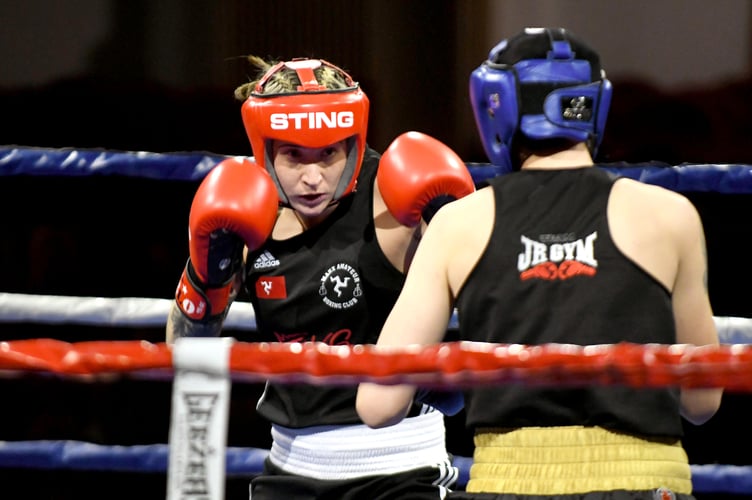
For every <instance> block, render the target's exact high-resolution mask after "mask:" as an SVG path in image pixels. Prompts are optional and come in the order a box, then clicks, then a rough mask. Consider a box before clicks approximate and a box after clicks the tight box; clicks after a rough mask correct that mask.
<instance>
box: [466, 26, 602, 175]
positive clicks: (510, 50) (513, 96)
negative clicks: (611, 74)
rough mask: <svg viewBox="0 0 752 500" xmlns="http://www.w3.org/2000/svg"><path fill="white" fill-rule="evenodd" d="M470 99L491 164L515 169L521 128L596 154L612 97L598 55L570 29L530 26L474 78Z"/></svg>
mask: <svg viewBox="0 0 752 500" xmlns="http://www.w3.org/2000/svg"><path fill="white" fill-rule="evenodd" d="M470 101H471V105H472V108H473V113H474V115H475V122H476V125H477V127H478V131H479V132H480V138H481V142H482V143H483V148H484V150H485V152H486V154H487V155H488V157H489V159H490V160H491V163H493V164H494V165H497V166H500V167H502V168H503V169H504V170H505V171H511V170H513V166H512V160H511V156H510V150H511V146H512V142H513V140H514V139H515V136H516V135H517V134H518V133H520V134H524V135H525V136H526V137H528V138H530V139H533V140H542V139H552V138H563V139H569V140H572V141H576V142H586V143H587V145H588V147H589V148H590V152H591V154H592V155H593V156H595V154H596V151H597V148H598V146H599V145H600V142H601V140H602V136H603V130H604V128H605V124H606V117H607V115H608V109H609V105H610V102H611V83H610V82H609V81H608V80H607V79H605V77H603V76H602V71H601V68H600V62H599V59H598V55H597V54H596V53H595V52H594V51H593V50H592V49H590V48H589V47H587V46H586V45H585V44H584V43H583V42H581V41H579V40H577V39H576V38H575V37H574V36H573V35H572V34H571V33H568V32H567V31H566V30H564V29H562V28H557V29H540V28H534V29H531V28H528V29H526V30H525V31H524V32H522V33H520V34H519V35H516V36H515V37H512V38H510V39H507V40H502V41H501V42H500V43H499V44H497V45H496V46H495V47H494V48H493V49H491V51H490V52H489V55H488V60H487V61H485V62H484V63H483V64H481V66H480V67H478V68H477V69H476V70H475V71H473V72H472V74H471V75H470Z"/></svg>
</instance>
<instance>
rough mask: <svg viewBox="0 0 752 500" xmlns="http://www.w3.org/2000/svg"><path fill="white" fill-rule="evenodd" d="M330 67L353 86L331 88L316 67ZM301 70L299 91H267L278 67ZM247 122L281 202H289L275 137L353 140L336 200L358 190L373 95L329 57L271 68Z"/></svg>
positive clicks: (300, 141)
mask: <svg viewBox="0 0 752 500" xmlns="http://www.w3.org/2000/svg"><path fill="white" fill-rule="evenodd" d="M321 66H327V67H329V68H332V69H333V70H335V71H337V72H338V73H340V74H342V76H343V77H344V78H345V81H346V82H347V85H348V86H347V87H346V88H342V89H328V88H326V87H325V86H324V85H321V84H320V83H319V82H318V81H317V80H316V76H315V75H314V70H315V69H316V68H319V67H321ZM285 68H287V69H292V70H295V71H296V72H297V74H298V78H299V79H300V83H301V84H300V85H299V86H298V88H297V90H298V91H297V92H288V93H278V94H264V93H263V90H264V85H266V82H267V81H268V80H269V78H270V77H271V76H272V75H273V74H275V73H276V72H278V71H280V70H283V69H285ZM241 114H242V116H243V124H244V125H245V130H246V133H247V134H248V139H249V140H250V142H251V149H252V150H253V156H254V157H255V158H256V162H257V163H258V164H259V165H264V167H265V168H266V169H267V170H268V171H269V174H270V175H271V176H272V179H274V182H275V184H276V185H277V190H278V191H279V199H280V203H282V204H285V205H286V204H288V199H287V195H286V194H285V193H284V192H283V190H282V188H281V186H280V184H279V180H278V179H277V174H276V172H275V171H274V164H273V158H272V141H273V140H278V141H285V142H290V143H293V144H297V145H300V146H303V147H311V148H321V147H324V146H328V145H330V144H334V143H336V142H339V141H343V140H347V165H346V166H345V170H344V171H343V172H342V177H341V178H340V180H339V184H338V185H337V189H336V190H335V193H334V200H339V199H340V198H342V197H343V196H346V195H348V194H350V193H352V192H353V190H354V189H355V185H356V183H357V179H358V174H359V173H360V166H361V164H362V162H363V154H364V153H365V149H366V131H367V129H368V97H367V96H366V94H365V93H364V92H363V90H362V89H361V88H360V86H359V85H358V83H357V82H355V81H353V79H352V77H350V75H348V74H347V73H346V72H345V71H344V70H342V69H340V68H338V67H337V66H335V65H333V64H331V63H329V62H327V61H324V60H323V59H293V60H292V61H286V62H281V63H279V64H277V65H275V66H274V67H272V68H271V69H269V71H267V72H266V74H265V75H264V76H263V77H262V78H261V80H259V82H258V84H257V85H256V88H255V89H254V91H253V92H252V93H251V95H250V96H249V97H248V99H246V101H245V102H244V103H243V107H242V109H241Z"/></svg>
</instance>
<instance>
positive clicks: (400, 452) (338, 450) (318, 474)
mask: <svg viewBox="0 0 752 500" xmlns="http://www.w3.org/2000/svg"><path fill="white" fill-rule="evenodd" d="M445 436H446V432H445V428H444V416H443V415H442V414H441V413H440V412H438V411H434V412H431V413H426V414H424V415H419V416H416V417H412V418H406V419H404V420H402V422H400V423H399V424H397V425H393V426H390V427H384V428H382V429H371V428H370V427H368V426H366V425H345V426H338V425H328V426H317V427H307V428H304V429H290V428H287V427H282V426H279V425H274V424H272V440H273V441H272V446H271V450H270V454H269V458H270V460H271V461H272V463H273V464H274V465H276V466H277V467H280V468H281V469H283V470H284V471H286V472H289V473H292V474H297V475H301V476H306V477H313V478H316V479H326V480H333V479H352V478H356V477H362V476H371V475H376V474H393V473H397V472H402V471H405V470H410V469H415V468H418V467H423V466H450V465H451V463H450V459H449V456H448V454H447V451H446V445H445Z"/></svg>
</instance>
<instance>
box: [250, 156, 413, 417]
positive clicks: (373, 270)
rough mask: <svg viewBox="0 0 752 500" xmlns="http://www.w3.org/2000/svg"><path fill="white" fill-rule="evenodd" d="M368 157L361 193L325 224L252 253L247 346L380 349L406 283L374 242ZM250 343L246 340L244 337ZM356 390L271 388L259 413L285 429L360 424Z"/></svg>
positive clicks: (371, 159) (372, 169) (371, 160)
mask: <svg viewBox="0 0 752 500" xmlns="http://www.w3.org/2000/svg"><path fill="white" fill-rule="evenodd" d="M378 162H379V155H378V153H376V152H375V151H373V150H370V149H368V150H367V151H366V155H365V158H364V160H363V166H362V168H361V172H360V175H359V177H358V184H357V186H358V189H357V191H356V192H355V193H353V194H352V195H350V196H347V197H345V198H344V199H343V200H341V201H340V203H339V206H338V207H337V208H336V209H335V211H334V212H333V213H332V214H331V215H330V216H329V217H328V218H327V219H326V220H325V221H324V222H323V223H321V224H319V225H317V226H316V227H313V228H311V229H309V230H307V231H305V232H304V233H302V234H300V235H298V236H295V237H293V238H290V239H287V240H283V241H278V240H272V239H269V240H267V242H266V243H265V244H264V246H262V247H261V248H259V249H258V250H256V251H255V252H252V253H250V254H249V255H248V259H247V264H246V281H245V286H246V289H247V291H248V293H249V294H250V297H251V303H252V304H253V308H254V312H255V316H256V323H257V329H258V332H257V333H254V334H253V335H252V336H250V337H248V338H247V340H249V341H260V340H263V341H272V342H307V341H318V342H324V343H326V344H329V345H354V344H366V343H375V342H376V339H377V338H378V335H379V333H380V332H381V326H382V324H383V323H384V321H385V319H386V316H387V315H388V314H389V311H390V310H391V308H392V306H393V305H394V302H395V301H396V300H397V296H398V295H399V291H400V289H401V288H402V284H403V283H404V275H403V274H402V273H400V272H399V271H398V270H397V269H396V268H395V267H394V266H392V265H391V263H390V262H389V261H388V260H387V258H386V256H385V255H384V254H383V253H382V251H381V248H380V247H379V244H378V242H377V241H376V233H375V226H374V220H373V194H374V193H373V190H374V179H375V175H376V170H377V167H378ZM244 340H245V339H244ZM356 389H357V386H355V385H353V386H347V387H344V386H340V387H324V386H318V385H308V384H278V383H268V384H267V386H266V389H265V391H264V393H263V395H262V396H261V399H260V400H259V403H258V406H257V410H258V412H259V414H261V415H262V416H263V417H265V418H267V419H268V420H269V421H271V422H273V423H276V424H279V425H283V426H286V427H308V426H312V425H329V424H353V423H361V421H360V419H359V418H358V415H357V413H356V412H355V394H356Z"/></svg>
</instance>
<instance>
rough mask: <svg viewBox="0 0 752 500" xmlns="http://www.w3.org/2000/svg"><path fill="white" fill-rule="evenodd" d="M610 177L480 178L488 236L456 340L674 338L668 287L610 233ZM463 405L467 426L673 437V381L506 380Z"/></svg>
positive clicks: (597, 172) (463, 299)
mask: <svg viewBox="0 0 752 500" xmlns="http://www.w3.org/2000/svg"><path fill="white" fill-rule="evenodd" d="M614 180H615V177H614V176H612V175H611V174H609V173H607V172H606V171H604V170H601V169H599V168H597V167H596V168H580V169H573V170H558V171H521V172H515V173H514V174H511V175H507V176H502V177H497V178H494V179H491V180H490V182H489V184H490V185H491V186H492V189H493V190H494V196H495V200H496V219H495V222H494V227H493V232H492V234H491V239H490V242H489V244H488V247H487V248H486V250H485V253H484V254H483V256H482V257H481V258H480V261H479V262H478V264H477V265H476V267H475V268H474V269H473V270H472V272H471V273H470V275H469V277H468V279H467V281H466V283H465V285H464V286H463V288H462V290H461V291H460V294H459V296H458V299H457V304H456V305H457V310H458V318H459V325H460V336H461V338H462V339H463V340H473V341H485V342H493V343H504V344H512V343H519V344H546V343H563V344H577V345H588V344H615V343H618V342H622V341H624V342H634V343H660V344H672V343H675V342H676V334H675V327H674V320H673V314H672V308H671V296H670V293H669V291H668V290H667V289H666V288H665V287H664V286H663V285H662V284H660V283H659V282H658V281H656V280H655V279H654V278H653V277H651V276H650V275H648V274H647V273H646V272H645V271H644V270H643V269H641V268H640V267H638V266H637V265H636V264H635V263H634V262H633V261H632V260H630V259H628V258H627V257H626V256H625V255H624V254H622V253H621V252H620V251H619V250H618V249H617V248H616V246H615V245H614V242H613V241H612V240H611V234H610V232H609V227H608V222H607V219H606V207H607V203H608V197H609V194H610V192H611V187H612V186H613V183H614ZM645 223H646V224H649V223H650V221H649V220H646V221H645ZM465 401H466V409H467V424H468V426H469V427H471V428H478V427H523V426H543V427H548V426H564V425H588V426H589V425H597V426H602V427H605V428H609V429H613V430H618V431H625V432H631V433H637V434H643V435H660V436H681V434H682V425H681V419H680V416H679V391H678V390H677V389H675V388H670V389H632V388H628V387H620V386H595V385H594V386H592V387H588V388H576V389H559V388H532V387H525V386H524V385H522V384H520V385H516V384H515V385H512V384H510V385H501V386H498V387H493V388H491V387H487V388H486V387H484V388H482V389H479V390H476V391H474V392H473V393H471V394H467V395H466V397H465Z"/></svg>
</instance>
